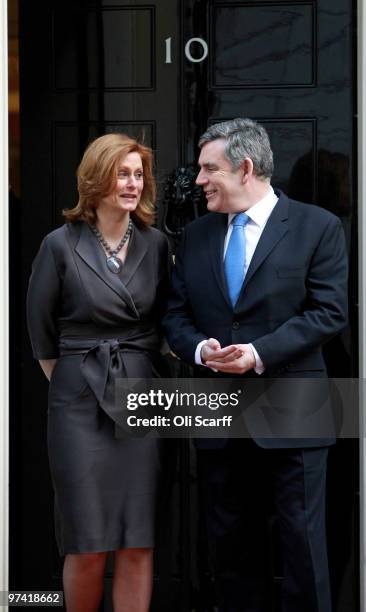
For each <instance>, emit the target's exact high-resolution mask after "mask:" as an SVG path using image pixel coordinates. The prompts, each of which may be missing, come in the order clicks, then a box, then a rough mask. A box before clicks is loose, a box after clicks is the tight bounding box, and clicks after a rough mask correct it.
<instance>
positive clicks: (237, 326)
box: [232, 321, 240, 329]
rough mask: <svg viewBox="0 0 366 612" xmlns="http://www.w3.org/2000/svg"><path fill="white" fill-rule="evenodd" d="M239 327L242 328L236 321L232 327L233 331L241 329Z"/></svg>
mask: <svg viewBox="0 0 366 612" xmlns="http://www.w3.org/2000/svg"><path fill="white" fill-rule="evenodd" d="M239 327H240V323H239V321H234V323H233V325H232V328H233V329H239Z"/></svg>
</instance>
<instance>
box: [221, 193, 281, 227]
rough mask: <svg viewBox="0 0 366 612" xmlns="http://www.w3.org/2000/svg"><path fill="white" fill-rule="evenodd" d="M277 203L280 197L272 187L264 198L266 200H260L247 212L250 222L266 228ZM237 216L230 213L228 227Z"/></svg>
mask: <svg viewBox="0 0 366 612" xmlns="http://www.w3.org/2000/svg"><path fill="white" fill-rule="evenodd" d="M277 202H278V197H277V196H276V194H275V192H274V191H273V189H272V187H270V190H269V192H268V193H267V194H266V195H265V196H264V198H262V199H261V200H259V202H256V203H255V204H253V206H251V207H250V208H248V210H246V211H245V212H246V214H247V215H248V217H249V218H250V220H251V221H253V222H254V223H255V224H256V225H258V226H259V227H264V226H265V224H266V223H267V221H268V217H269V216H270V214H271V212H272V210H273V209H274V207H275V206H276V204H277ZM236 214H237V213H229V215H228V225H230V223H231V221H232V219H233V217H235V215H236Z"/></svg>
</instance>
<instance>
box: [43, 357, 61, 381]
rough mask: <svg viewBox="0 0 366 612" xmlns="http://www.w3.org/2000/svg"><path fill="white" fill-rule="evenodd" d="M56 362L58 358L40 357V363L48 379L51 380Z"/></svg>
mask: <svg viewBox="0 0 366 612" xmlns="http://www.w3.org/2000/svg"><path fill="white" fill-rule="evenodd" d="M56 363H57V359H40V360H39V365H40V366H41V368H42V370H43V372H44V375H45V376H46V378H47V380H51V376H52V372H53V368H54V367H55V365H56Z"/></svg>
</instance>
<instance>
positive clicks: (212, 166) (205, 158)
mask: <svg viewBox="0 0 366 612" xmlns="http://www.w3.org/2000/svg"><path fill="white" fill-rule="evenodd" d="M224 148H225V140H224V139H223V138H219V139H217V140H212V141H211V142H207V143H206V144H205V145H203V147H202V149H201V154H200V156H199V160H198V163H199V165H200V167H201V170H200V172H199V174H198V176H197V179H196V183H197V185H200V186H201V187H202V188H203V191H204V192H205V195H206V199H207V208H208V210H210V211H212V212H222V213H230V212H236V211H238V210H240V208H242V207H243V197H244V199H245V192H246V189H245V184H244V183H243V173H244V172H243V169H242V168H239V169H238V170H237V171H234V170H233V168H232V165H231V163H230V162H229V160H228V159H226V157H225V154H224Z"/></svg>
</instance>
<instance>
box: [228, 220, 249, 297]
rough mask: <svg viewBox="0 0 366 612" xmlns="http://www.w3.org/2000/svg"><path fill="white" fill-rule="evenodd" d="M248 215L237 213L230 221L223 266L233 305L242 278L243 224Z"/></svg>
mask: <svg viewBox="0 0 366 612" xmlns="http://www.w3.org/2000/svg"><path fill="white" fill-rule="evenodd" d="M248 221H249V217H248V215H246V214H245V213H239V214H238V215H236V216H235V217H234V218H233V220H232V221H231V225H232V226H233V229H232V232H231V236H230V240H229V244H228V246H227V249H226V254H225V261H224V268H225V275H226V282H227V287H228V290H229V296H230V300H231V303H232V305H233V306H235V304H236V302H237V299H238V297H239V293H240V290H241V287H242V284H243V280H244V264H245V232H244V226H245V225H246V224H247V223H248Z"/></svg>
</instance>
